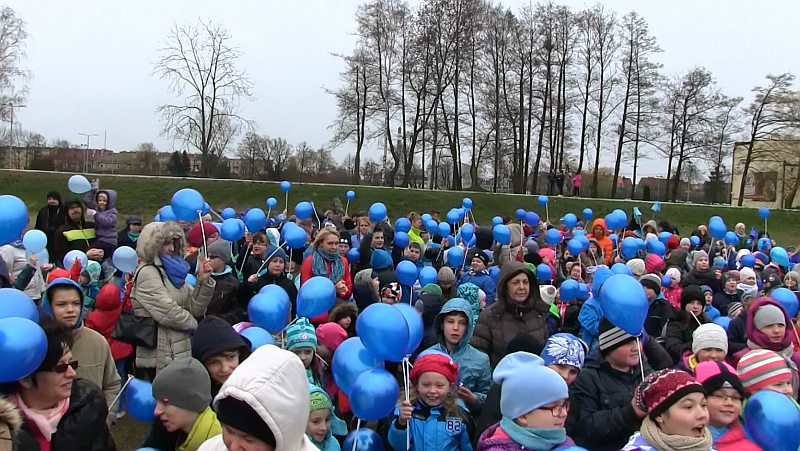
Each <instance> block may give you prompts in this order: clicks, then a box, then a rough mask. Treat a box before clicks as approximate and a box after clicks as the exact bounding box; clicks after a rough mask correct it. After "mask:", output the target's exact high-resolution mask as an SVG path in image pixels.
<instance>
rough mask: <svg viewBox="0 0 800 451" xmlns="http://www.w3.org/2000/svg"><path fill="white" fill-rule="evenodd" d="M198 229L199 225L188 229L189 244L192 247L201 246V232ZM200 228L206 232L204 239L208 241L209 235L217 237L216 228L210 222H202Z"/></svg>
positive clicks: (217, 231)
mask: <svg viewBox="0 0 800 451" xmlns="http://www.w3.org/2000/svg"><path fill="white" fill-rule="evenodd" d="M200 227H201V226H200V224H197V225H195V226H194V227H192V228H191V229H189V244H190V245H192V246H194V247H200V246H202V245H203V231H202V230H201V229H200ZM202 228H203V229H205V231H206V239H208V237H210V236H211V235H219V230H217V226H215V225H214V224H212V223H210V222H203V225H202Z"/></svg>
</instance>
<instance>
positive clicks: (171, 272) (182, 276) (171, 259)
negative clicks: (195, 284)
mask: <svg viewBox="0 0 800 451" xmlns="http://www.w3.org/2000/svg"><path fill="white" fill-rule="evenodd" d="M158 256H159V258H160V259H161V264H162V265H164V272H166V273H167V277H169V281H170V282H172V284H173V285H175V288H180V287H182V286H183V284H184V283H186V276H187V275H188V274H189V264H188V263H186V260H184V259H183V257H181V256H180V255H164V254H158Z"/></svg>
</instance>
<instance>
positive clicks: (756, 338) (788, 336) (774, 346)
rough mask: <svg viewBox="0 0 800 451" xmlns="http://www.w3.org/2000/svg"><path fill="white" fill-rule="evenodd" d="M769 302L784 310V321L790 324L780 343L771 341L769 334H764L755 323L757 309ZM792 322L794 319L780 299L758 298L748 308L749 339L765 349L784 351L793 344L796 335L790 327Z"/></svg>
mask: <svg viewBox="0 0 800 451" xmlns="http://www.w3.org/2000/svg"><path fill="white" fill-rule="evenodd" d="M767 304H770V305H774V306H775V307H778V308H780V309H781V311H782V312H783V317H784V321H786V325H787V326H789V327H786V332H785V333H784V336H783V341H781V342H780V343H772V342H770V341H769V340H768V339H767V336H766V335H764V333H763V332H761V331H760V330H758V329H756V327H755V325H754V324H753V320H754V318H755V316H756V311H757V310H758V309H759V308H760V307H763V306H765V305H767ZM791 324H794V323H793V322H792V319H791V318H789V314H788V313H786V310H785V309H784V308H783V307H782V306H781V304H780V303H779V302H778V301H776V300H774V299H772V298H760V299H756V300H755V301H754V302H753V304H752V305H750V308H749V309H748V310H747V339H748V340H751V341H752V342H753V343H755V344H757V345H758V346H761V347H762V348H764V349H769V350H771V351H775V352H779V351H783V350H784V349H786V348H787V347H788V346H790V345H791V344H792V338H793V337H794V332H793V331H792V328H791V327H790V326H791Z"/></svg>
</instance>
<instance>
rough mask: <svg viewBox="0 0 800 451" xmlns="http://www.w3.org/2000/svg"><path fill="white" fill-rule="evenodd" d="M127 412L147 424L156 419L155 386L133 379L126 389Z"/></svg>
mask: <svg viewBox="0 0 800 451" xmlns="http://www.w3.org/2000/svg"><path fill="white" fill-rule="evenodd" d="M123 398H124V401H125V410H127V411H128V413H129V414H130V415H131V416H132V417H133V418H134V419H135V420H138V421H141V422H143V423H146V422H148V421H152V420H153V419H155V417H156V414H155V410H156V399H155V398H153V385H152V384H151V383H150V382H147V381H143V380H141V379H131V381H130V382H128V387H127V388H125V395H124V397H123Z"/></svg>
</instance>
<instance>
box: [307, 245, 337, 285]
mask: <svg viewBox="0 0 800 451" xmlns="http://www.w3.org/2000/svg"><path fill="white" fill-rule="evenodd" d="M325 262H330V264H331V275H330V276H329V275H328V265H327V264H326V263H325ZM311 275H313V276H315V277H316V276H322V277H327V278H328V279H330V280H331V282H333V283H336V282H338V281H339V280H341V278H342V276H344V264H343V263H342V257H341V256H340V255H339V251H338V250H336V251H334V252H330V253H329V252H325V251H324V250H322V248H321V247H318V248H316V249H314V253H313V254H312V255H311Z"/></svg>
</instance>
